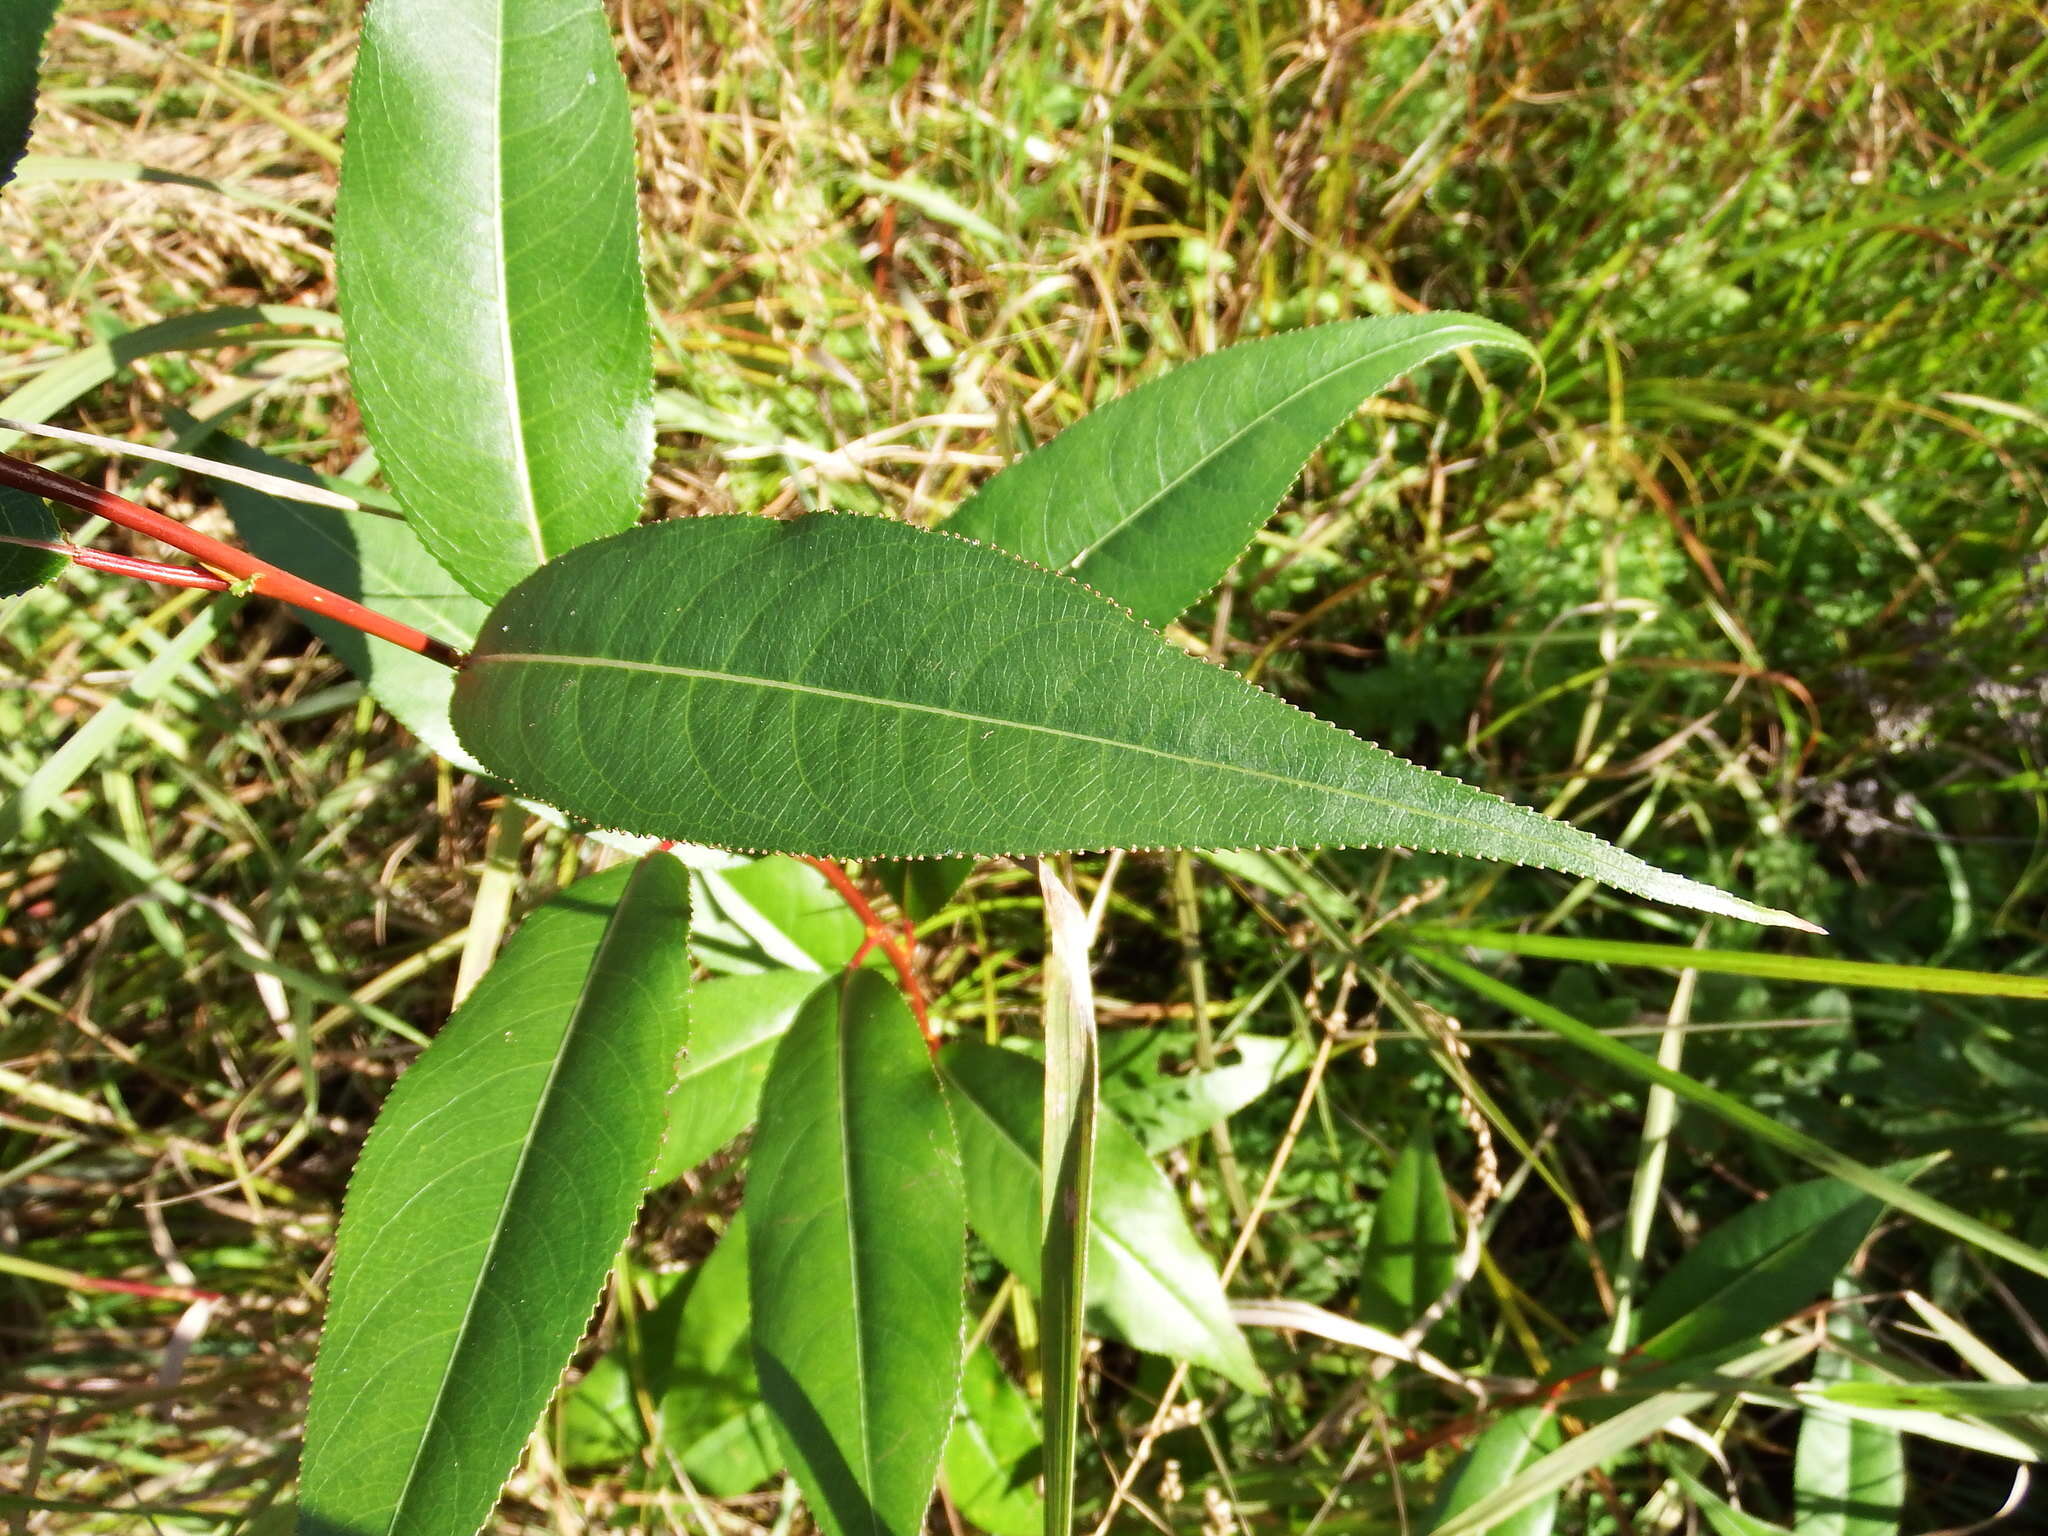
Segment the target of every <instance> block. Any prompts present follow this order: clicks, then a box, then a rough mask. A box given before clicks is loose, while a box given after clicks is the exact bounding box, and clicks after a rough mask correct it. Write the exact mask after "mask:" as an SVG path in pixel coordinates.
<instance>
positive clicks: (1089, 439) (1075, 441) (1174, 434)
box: [946, 314, 1536, 624]
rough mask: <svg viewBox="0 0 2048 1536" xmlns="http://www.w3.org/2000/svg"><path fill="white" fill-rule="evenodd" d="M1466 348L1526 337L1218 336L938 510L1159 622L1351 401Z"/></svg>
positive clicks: (1402, 326) (1506, 333)
mask: <svg viewBox="0 0 2048 1536" xmlns="http://www.w3.org/2000/svg"><path fill="white" fill-rule="evenodd" d="M1460 347H1482V348H1490V349H1493V350H1496V351H1506V352H1519V353H1521V354H1522V355H1524V356H1525V357H1528V358H1531V359H1533V358H1534V357H1535V356H1536V351H1535V348H1533V347H1531V346H1530V345H1529V343H1528V342H1526V341H1524V340H1523V339H1522V338H1521V337H1519V336H1517V335H1516V334H1515V333H1514V332H1513V331H1511V330H1508V329H1507V328H1506V327H1505V326H1500V325H1495V324H1494V323H1493V322H1492V321H1491V320H1481V319H1479V318H1478V317H1477V316H1474V315H1460V314H1439V315H1401V316H1396V317H1391V318H1381V319H1372V320H1346V321H1342V322H1339V323H1337V324H1334V325H1318V326H1312V327H1309V328H1308V329H1306V330H1299V331H1288V332H1286V333H1284V334H1282V335H1279V336H1272V337H1267V338H1265V339H1263V340H1260V341H1250V342H1245V343H1242V344H1241V345H1239V346H1235V347H1227V348H1225V349H1224V350H1223V351H1221V352H1213V353H1211V354H1209V355H1208V356H1207V357H1202V358H1197V359H1196V360H1195V361H1193V362H1191V363H1186V364H1184V365H1182V366H1181V367H1179V368H1176V369H1174V370H1173V371H1172V372H1171V373H1168V374H1165V375H1162V376H1161V377H1160V378H1157V379H1154V380H1152V381H1151V382H1149V383H1147V384H1143V385H1140V386H1139V387H1138V388H1137V389H1134V390H1132V391H1131V393H1129V394H1128V395H1125V396H1124V397H1123V398H1121V399H1119V400H1116V401H1113V402H1111V403H1110V404H1108V405H1105V406H1103V407H1102V408H1101V409H1100V410H1097V411H1094V412H1092V413H1090V414H1089V415H1087V416H1084V417H1082V418H1081V420H1079V421H1077V422H1076V423H1074V425H1073V426H1071V427H1069V428H1067V430H1066V431H1064V432H1062V433H1061V434H1060V435H1059V436H1058V437H1056V438H1054V439H1053V440H1052V441H1051V442H1049V443H1047V444H1046V445H1045V446H1044V447H1043V448H1040V449H1038V450H1037V451H1036V452H1034V453H1030V454H1027V455H1025V456H1024V457H1023V458H1021V459H1019V460H1018V461H1017V462H1016V463H1015V464H1013V465H1011V466H1010V467H1009V468H1008V469H1005V470H1003V471H1002V472H1001V473H1000V474H998V475H996V476H995V477H994V478H993V479H991V480H990V481H989V482H988V483H987V484H986V485H984V486H983V487H982V488H981V489H980V490H979V491H978V492H976V493H975V494H974V495H973V496H972V497H970V498H969V499H968V500H967V501H966V502H965V503H963V504H962V505H961V507H960V510H959V511H957V512H955V513H954V514H953V516H952V517H951V518H950V519H948V520H947V523H946V527H947V529H948V530H949V531H951V532H953V533H960V534H965V535H967V536H968V537H969V538H974V539H986V540H987V541H988V542H989V543H991V544H994V545H997V546H998V547H999V548H1002V549H1007V550H1008V551H1010V553H1012V554H1014V555H1021V556H1022V557H1023V558H1024V559H1026V560H1030V561H1032V562H1034V563H1035V564H1038V565H1042V566H1044V567H1046V569H1048V570H1054V571H1063V572H1066V573H1067V574H1068V575H1072V576H1077V577H1079V578H1080V579H1081V580H1082V581H1085V582H1087V583H1088V584H1089V585H1090V586H1091V587H1093V588H1095V590H1096V591H1098V592H1101V593H1102V594H1104V595H1105V596H1107V597H1111V598H1114V599H1115V600H1116V601H1117V602H1119V603H1122V604H1124V605H1125V606H1127V607H1128V608H1129V609H1130V610H1131V611H1132V612H1133V613H1135V614H1136V615H1137V616H1138V617H1139V618H1141V619H1144V620H1145V621H1146V622H1148V623H1152V624H1165V623H1168V622H1169V621H1171V620H1173V619H1175V618H1178V617H1179V616H1180V614H1181V613H1182V612H1183V611H1184V610H1185V609H1186V608H1187V607H1188V606H1189V605H1190V604H1191V603H1194V602H1195V601H1197V600H1198V599H1199V598H1201V596H1202V595H1203V594H1204V593H1206V592H1208V591H1209V589H1210V588H1212V587H1214V586H1215V585H1216V583H1217V582H1219V581H1221V580H1222V579H1223V577H1224V575H1225V574H1226V573H1227V572H1228V571H1229V569H1230V565H1231V562H1232V561H1234V560H1236V559H1237V557H1238V556H1239V555H1240V554H1241V553H1243V551H1244V547H1245V545H1247V544H1248V543H1250V542H1251V537H1252V535H1253V534H1254V533H1256V532H1258V530H1259V528H1260V526H1261V525H1262V524H1263V523H1264V522H1265V521H1266V519H1267V518H1269V517H1271V516H1272V515H1273V509H1274V507H1276V506H1277V505H1278V504H1279V502H1280V498H1281V497H1282V496H1284V495H1285V494H1286V493H1287V488H1288V487H1289V486H1290V485H1292V484H1293V483H1294V481H1295V478H1296V477H1297V476H1298V475H1300V473H1301V470H1302V466H1303V465H1305V464H1306V463H1307V462H1308V458H1309V455H1310V454H1312V453H1313V452H1315V450H1316V448H1317V447H1318V446H1319V445H1320V444H1321V443H1322V442H1323V440H1324V439H1325V438H1327V437H1328V436H1329V435H1330V434H1331V433H1332V432H1334V431H1336V430H1337V428H1338V427H1339V426H1341V425H1342V424H1343V423H1344V421H1345V420H1346V419H1347V418H1348V417H1349V416H1350V415H1351V413H1352V412H1353V411H1355V410H1357V409H1358V407H1359V404H1360V402H1362V401H1363V400H1365V399H1366V398H1367V397H1368V396H1371V395H1376V394H1378V393H1379V392H1380V391H1381V390H1383V389H1385V388H1386V387H1387V386H1388V385H1389V384H1391V383H1393V382H1394V381H1395V380H1396V379H1398V378H1399V377H1400V376H1401V375H1402V374H1404V373H1407V372H1409V371H1410V370H1411V369H1415V368H1419V367H1421V366H1422V365H1423V364H1424V363H1427V362H1429V361H1430V360H1432V359H1433V358H1438V357H1442V356H1443V355H1444V354H1445V353H1447V352H1453V351H1456V350H1457V349H1458V348H1460Z"/></svg>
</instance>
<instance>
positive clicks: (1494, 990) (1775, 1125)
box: [1412, 948, 2048, 1275]
mask: <svg viewBox="0 0 2048 1536" xmlns="http://www.w3.org/2000/svg"><path fill="white" fill-rule="evenodd" d="M1412 953H1413V954H1414V955H1415V958H1416V959H1418V960H1421V961H1422V962H1424V963H1425V964H1426V965H1428V966H1429V967H1430V968H1431V969H1432V970H1435V971H1438V972H1440V973H1442V974H1443V975H1445V976H1447V977H1449V978H1450V979H1451V980H1453V981H1456V982H1459V983H1461V984H1462V985H1464V986H1466V987H1469V988H1470V989H1471V990H1472V991H1474V992H1477V993H1478V994H1479V995H1480V996H1481V997H1484V998H1488V999H1490V1000H1491V1001H1493V1002H1496V1003H1498V1004H1500V1005H1501V1006H1502V1007H1503V1008H1507V1009H1509V1010H1510V1011H1512V1012H1514V1013H1518V1014H1520V1015H1521V1016H1522V1017H1523V1018H1525V1019H1527V1020H1528V1021H1529V1022H1530V1023H1532V1024H1540V1025H1541V1026H1542V1027H1543V1028H1545V1029H1547V1030H1549V1031H1550V1032H1551V1033H1552V1034H1555V1035H1557V1036H1558V1037H1559V1038H1560V1039H1562V1040H1564V1041H1566V1042H1568V1043H1569V1044H1572V1045H1575V1046H1577V1047H1579V1049H1581V1050H1583V1051H1585V1052H1586V1053H1587V1054H1588V1055H1592V1056H1597V1057H1599V1058H1600V1059H1601V1060H1602V1061H1604V1062H1606V1063H1607V1064H1608V1065H1609V1066H1614V1067H1619V1068H1621V1069H1622V1070H1623V1071H1624V1072H1627V1073H1630V1074H1632V1075H1633V1076H1636V1077H1640V1078H1643V1079H1644V1080H1646V1081H1648V1082H1652V1083H1662V1084H1663V1085H1664V1086H1665V1087H1667V1088H1669V1089H1670V1090H1671V1091H1672V1093H1673V1094H1675V1095H1676V1096H1677V1097H1678V1098H1680V1099H1682V1100H1684V1101H1685V1102H1686V1103H1688V1104H1692V1105H1696V1106H1697V1107H1699V1108H1700V1109H1703V1110H1705V1111H1706V1112H1707V1113H1708V1114H1710V1115H1713V1116H1714V1117H1715V1118H1716V1119H1718V1120H1721V1121H1723V1122H1725V1123H1726V1124H1728V1125H1732V1126H1734V1127H1735V1128H1736V1129H1737V1130H1739V1131H1743V1132H1745V1133H1747V1134H1748V1135H1751V1136H1754V1137H1756V1138H1757V1140H1759V1141H1762V1142H1766V1143H1768V1144H1769V1145H1771V1146H1774V1147H1777V1148H1778V1149H1779V1150H1781V1151H1784V1152H1789V1153H1791V1154H1792V1155H1793V1156H1794V1157H1797V1158H1800V1159H1802V1160H1803V1161H1805V1162H1807V1163H1809V1164H1811V1165H1812V1166H1813V1167H1815V1168H1817V1169H1819V1170H1820V1171H1821V1172H1822V1173H1827V1174H1832V1175H1834V1176H1835V1177H1836V1178H1838V1179H1840V1180H1841V1181H1842V1182H1843V1183H1844V1184H1847V1185H1849V1186H1851V1187H1852V1188H1855V1189H1860V1190H1862V1191H1863V1192H1864V1193H1866V1194H1870V1195H1875V1196H1876V1197H1877V1198H1878V1199H1879V1200H1882V1201H1883V1202H1884V1203H1885V1204H1886V1205H1888V1206H1890V1207H1891V1208H1892V1209H1893V1210H1896V1211H1903V1212H1905V1213H1906V1214H1907V1215H1908V1216H1912V1217H1914V1218H1916V1219H1918V1220H1920V1221H1924V1222H1926V1223H1927V1224H1928V1225H1929V1226H1931V1227H1936V1228H1939V1229H1940V1230H1941V1231H1943V1232H1946V1233H1948V1234H1949V1235H1950V1236H1951V1237H1959V1238H1961V1239H1962V1240H1963V1241H1964V1242H1966V1243H1974V1244H1975V1245H1976V1246H1977V1247H1979V1248H1982V1249H1983V1250H1984V1251H1985V1252H1986V1253H1991V1254H1996V1255H1997V1256H1998V1257H1999V1258H2001V1259H2004V1260H2006V1261H2007V1262H2008V1263H2012V1264H2017V1265H2019V1266H2020V1267H2021V1268H2022V1269H2026V1270H2031V1271H2032V1272H2033V1273H2034V1274H2037V1275H2048V1253H2043V1252H2042V1251H2041V1250H2040V1249H2038V1248H2035V1247H2033V1246H2031V1245H2030V1244H2027V1243H2023V1242H2021V1241H2020V1240H2019V1239H2018V1238H2016V1237H2013V1236H2012V1235H2011V1234H2010V1233H2006V1232H2001V1231H1999V1230H1998V1229H1997V1228H1996V1227H1994V1226H1991V1225H1990V1224H1989V1223H1987V1222H1983V1221H1979V1220H1978V1219H1977V1218H1976V1217H1974V1216H1968V1215H1965V1214H1964V1213H1963V1212H1961V1211H1959V1210H1957V1209H1956V1208H1955V1207H1954V1206H1952V1205H1945V1204H1943V1203H1942V1202H1941V1201H1939V1200H1936V1199H1935V1198H1934V1197H1933V1196H1931V1195H1923V1194H1921V1193H1920V1191H1919V1190H1917V1189H1914V1188H1912V1187H1911V1186H1909V1185H1906V1184H1903V1183H1901V1182H1900V1181H1899V1180H1897V1179H1895V1178H1893V1177H1891V1176H1890V1175H1889V1174H1886V1173H1881V1172H1879V1171H1878V1170H1877V1169H1875V1168H1872V1167H1871V1166H1870V1165H1869V1164H1867V1163H1860V1162H1858V1161H1857V1160H1856V1159H1855V1158H1853V1157H1849V1156H1846V1155H1845V1154H1843V1153H1840V1152H1837V1151H1836V1150H1835V1149H1834V1148H1833V1147H1831V1146H1829V1145H1828V1144H1827V1143H1826V1142H1824V1141H1820V1140H1817V1139H1816V1138H1814V1137H1812V1136H1808V1135H1807V1134H1806V1133H1805V1132H1803V1131H1796V1130H1794V1129H1792V1127H1790V1126H1788V1125H1785V1124H1783V1123H1782V1122H1780V1121H1778V1120H1774V1119H1772V1118H1771V1117H1770V1116H1769V1115H1766V1114H1763V1113H1762V1112H1760V1111H1758V1110H1755V1109H1752V1108H1750V1106H1749V1105H1747V1104H1745V1103H1743V1102H1742V1101H1741V1100H1740V1099H1737V1098H1735V1097H1734V1096H1732V1095H1730V1094H1726V1093H1723V1092H1721V1090H1720V1089H1718V1088H1710V1087H1708V1086H1707V1085H1706V1084H1705V1083H1702V1082H1700V1081H1699V1080H1698V1079H1697V1078H1691V1077H1687V1076H1686V1075H1685V1074H1684V1073H1683V1072H1674V1071H1672V1070H1671V1069H1670V1068H1668V1067H1665V1066H1662V1065H1660V1064H1658V1063H1657V1062H1655V1061H1652V1060H1651V1059H1650V1058H1649V1057H1647V1056H1645V1055H1644V1054H1643V1053H1642V1052H1641V1051H1638V1050H1635V1049H1634V1048H1633V1047H1631V1046H1629V1045H1627V1044H1625V1043H1624V1042H1622V1041H1619V1040H1615V1039H1613V1038H1611V1037H1609V1036H1608V1035H1606V1034H1604V1033H1602V1032H1601V1031H1600V1030H1597V1029H1595V1028H1594V1027H1593V1026H1592V1025H1590V1024H1587V1023H1585V1022H1584V1021H1583V1020H1580V1019H1575V1018H1573V1017H1572V1016H1571V1015H1570V1014H1568V1013H1566V1012H1564V1011H1563V1010H1562V1009H1559V1008H1555V1007H1553V1006H1552V1005H1551V1004H1549V1003H1546V1002H1544V1001H1542V1000H1541V999H1540V998H1534V997H1531V996H1530V995H1529V994H1528V993H1526V992H1523V991H1521V990H1519V989H1518V988H1515V987H1511V986H1509V985H1508V984H1507V983H1506V982H1504V981H1500V980H1498V979H1496V978H1494V977H1492V976H1489V975H1487V974H1486V973H1485V972H1484V971H1481V970H1477V969H1475V968H1473V967H1472V966H1469V965H1467V964H1465V963H1464V962H1463V961H1462V960H1454V959H1452V958H1451V957H1450V956H1449V955H1446V954H1444V953H1442V952H1441V951H1438V950H1433V949H1421V948H1418V949H1416V950H1414V951H1412ZM1683 953H1685V954H1688V955H1692V954H1699V953H1702V951H1699V950H1690V949H1689V950H1685V951H1683Z"/></svg>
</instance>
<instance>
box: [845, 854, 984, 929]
mask: <svg viewBox="0 0 2048 1536" xmlns="http://www.w3.org/2000/svg"><path fill="white" fill-rule="evenodd" d="M973 872H974V860H972V859H878V860H876V861H875V862H874V863H873V864H871V865H869V866H868V867H867V869H866V870H864V871H863V873H864V874H868V875H872V876H873V877H874V878H875V880H876V881H877V882H878V883H879V884H880V885H881V887H882V889H883V890H885V891H887V892H888V893H889V899H890V900H891V901H893V902H895V903H896V905H897V906H898V907H899V908H900V909H901V910H902V912H903V913H904V915H905V916H906V917H908V918H909V919H910V920H911V921H912V922H914V923H921V922H923V921H924V920H925V919H926V918H928V917H930V916H932V915H933V914H934V913H936V912H939V911H941V910H943V909H944V907H945V905H946V903H947V902H949V901H951V900H952V899H953V893H954V892H955V891H957V890H959V889H960V882H961V881H963V880H965V879H966V878H967V877H968V876H969V875H970V874H972V873H973Z"/></svg>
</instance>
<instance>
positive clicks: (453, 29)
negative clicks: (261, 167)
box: [336, 0, 653, 602]
mask: <svg viewBox="0 0 2048 1536" xmlns="http://www.w3.org/2000/svg"><path fill="white" fill-rule="evenodd" d="M634 196H635V184H634V175H633V132H632V122H631V118H630V116H629V113H628V110H627V102H626V85H625V80H624V78H623V77H622V75H621V74H620V72H619V66H618V61H617V60H616V59H615V58H614V56H613V54H612V43H611V34H610V31H609V29H608V27H607V25H606V22H605V15H604V8H603V7H602V6H601V5H600V4H599V3H598V0H374V3H373V4H372V5H371V6H370V9H369V14H368V16H367V18H366V19H365V22H364V26H363V40H362V52H361V54H360V55H359V57H358V59H357V62H356V74H355V83H354V85H353V87H352V88H351V91H350V95H349V129H348V152H347V155H346V158H345V159H344V161H343V165H342V189H341V203H340V207H339V209H338V210H337V214H336V224H337V227H336V240H337V243H338V245H339V248H340V254H341V293H342V311H343V318H344V319H345V320H346V321H347V324H348V343H349V361H350V365H351V368H352V370H353V373H354V379H355V390H356V396H357V399H358V400H359V401H360V402H361V404H362V408H363V419H364V425H365V427H366V428H367V429H368V431H369V435H370V441H371V442H372V443H374V444H375V445H376V447H377V452H378V456H379V458H380V460H381V461H382V463H383V466H384V471H385V473H386V474H387V475H388V476H389V477H390V480H391V484H392V487H393V489H395V490H396V491H397V492H398V495H399V499H400V500H401V501H402V502H403V503H404V506H405V510H406V515H407V516H408V517H409V518H411V520H412V521H413V523H414V524H415V525H416V526H417V527H418V529H419V531H420V537H421V539H422V540H423V541H424V542H425V544H426V546H427V548H428V549H429V550H430V551H432V553H433V554H434V556H435V558H436V559H438V560H440V561H441V563H442V564H444V565H445V566H447V567H448V569H449V571H450V572H451V573H452V574H453V575H454V576H455V577H456V578H457V579H458V580H460V581H461V582H462V584H463V585H464V586H466V587H467V588H469V590H470V591H471V592H473V593H475V594H476V595H477V596H478V597H480V598H482V599H484V600H485V601H486V602H490V601H493V600H495V599H496V598H497V597H499V596H500V595H501V594H502V593H503V592H504V591H505V589H506V588H508V587H510V586H511V585H512V584H513V583H514V582H515V581H517V580H518V579H519V578H520V577H521V576H523V575H525V574H526V572H528V571H530V570H532V569H533V568H534V567H535V566H537V565H540V564H542V563H543V562H545V561H547V560H549V559H551V558H552V557H553V556H555V555H558V554H560V553H561V552H562V551H563V550H565V549H569V548H571V547H572V546H574V545H577V544H581V543H583V542H584V541H586V540H588V539H594V538H597V537H600V536H601V535H603V534H607V533H615V532H617V531H618V530H619V529H621V528H625V527H628V526H630V525H631V524H632V523H633V521H634V520H635V518H637V517H638V516H639V512H640V503H641V495H642V490H643V487H644V483H645V481H646V476H647V466H648V462H649V458H650V456H651V454H652V451H653V435H652V421H653V392H652V391H653V384H652V361H651V356H652V354H651V348H650V343H649V335H648V328H647V311H646V299H645V295H644V292H643V289H642V284H641V278H640V234H639V219H638V214H637V210H636V207H635V203H634Z"/></svg>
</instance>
